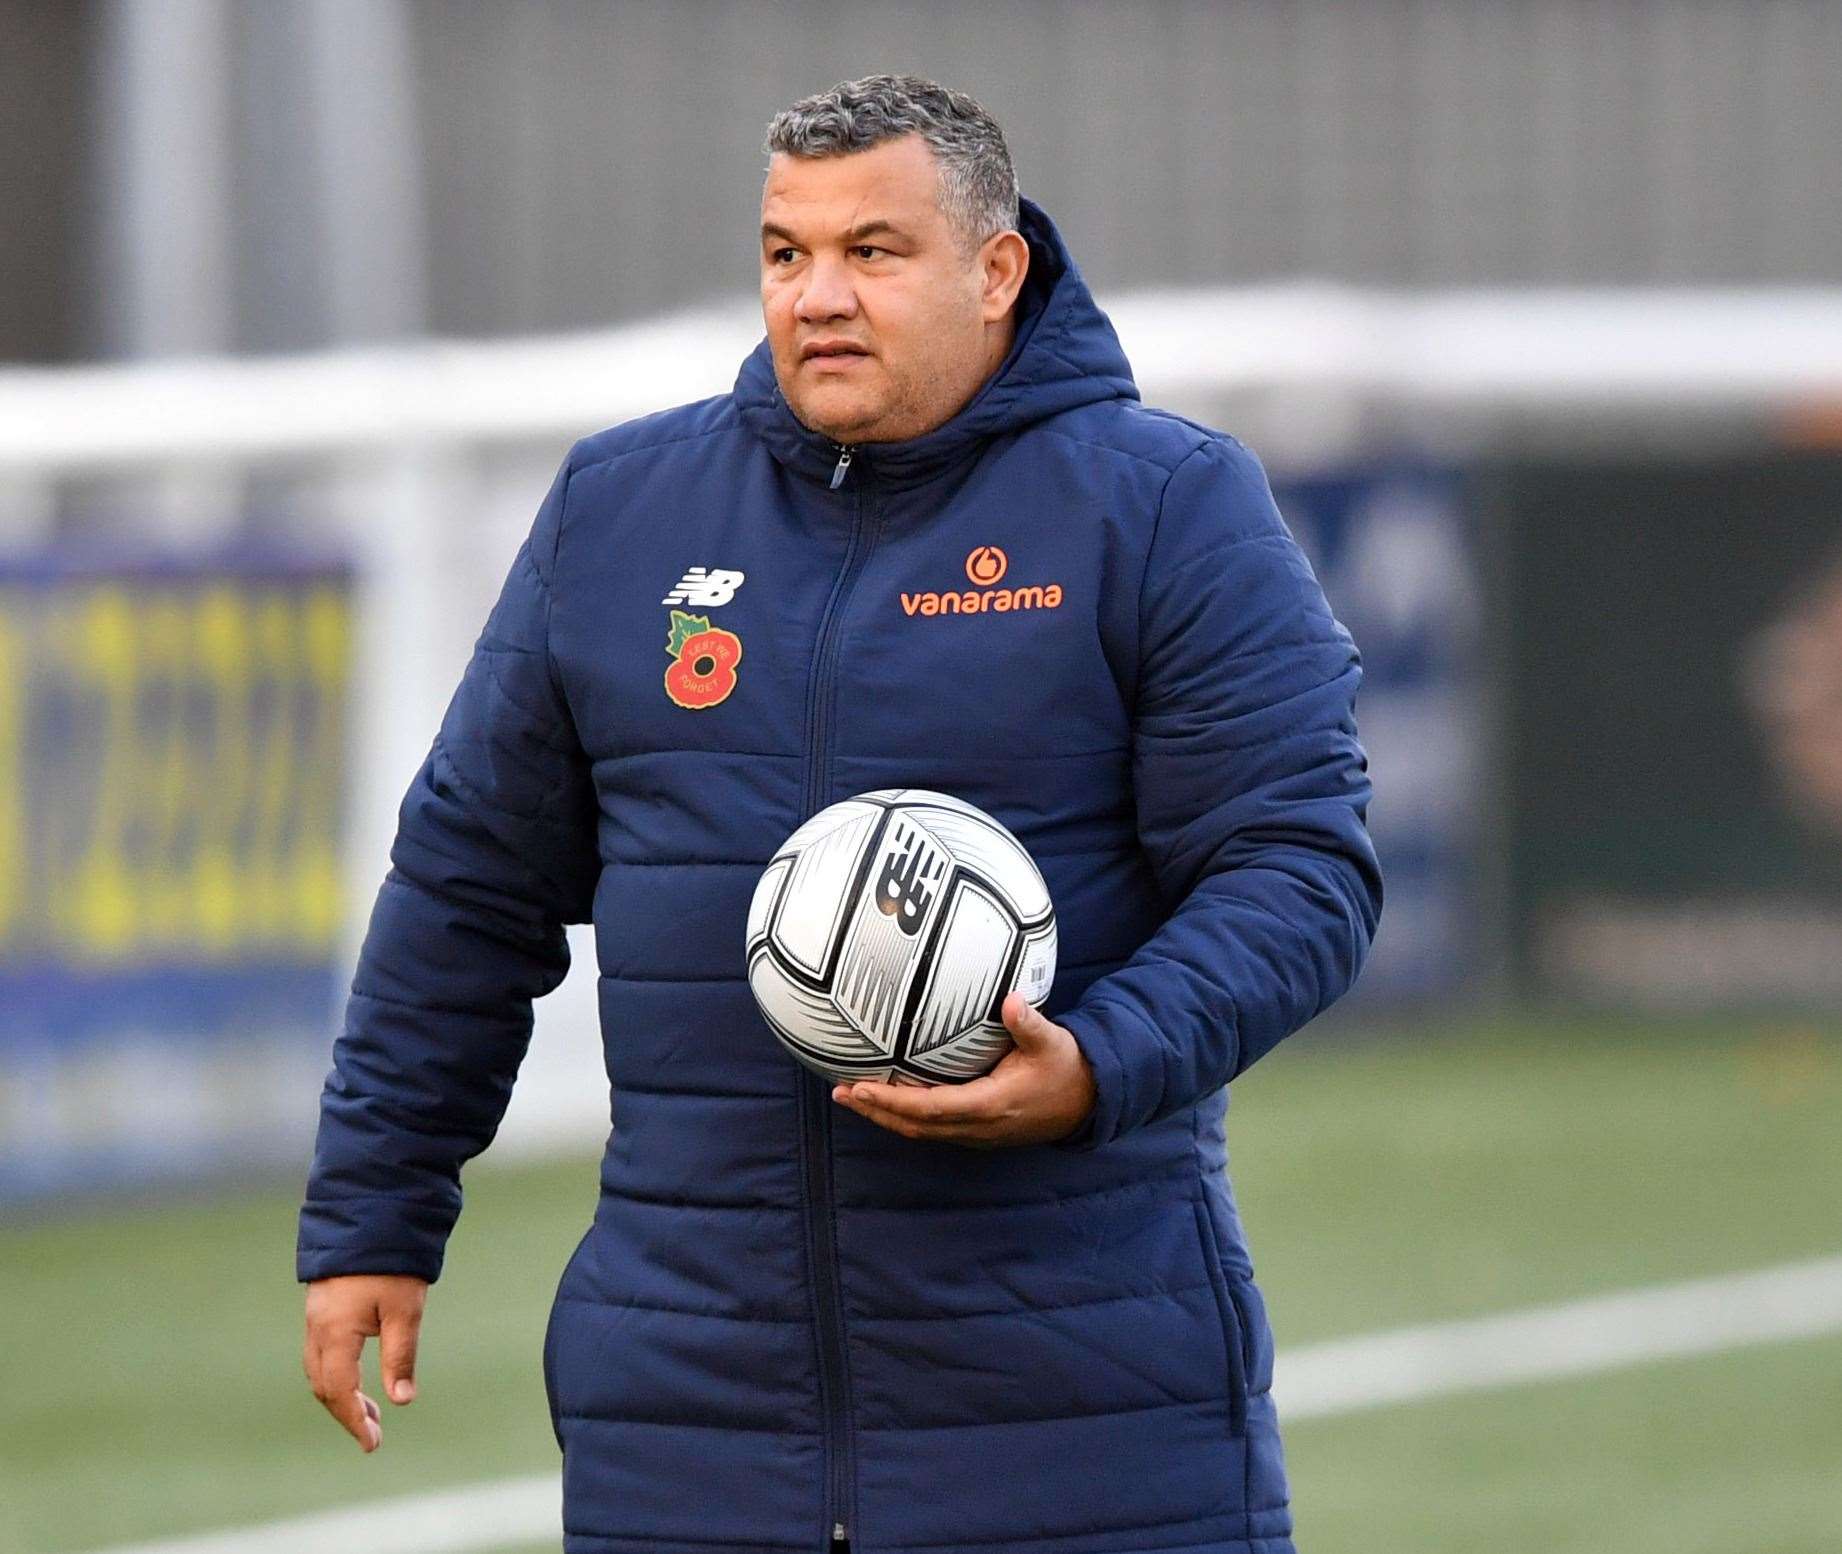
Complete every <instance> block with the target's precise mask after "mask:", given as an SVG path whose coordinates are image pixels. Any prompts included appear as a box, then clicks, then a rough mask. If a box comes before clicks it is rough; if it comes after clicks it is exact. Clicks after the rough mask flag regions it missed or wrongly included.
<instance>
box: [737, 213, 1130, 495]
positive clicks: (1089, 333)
mask: <svg viewBox="0 0 1842 1554" xmlns="http://www.w3.org/2000/svg"><path fill="white" fill-rule="evenodd" d="M1018 205H1019V210H1018V222H1017V227H1018V231H1020V232H1021V233H1022V234H1023V237H1024V240H1025V241H1026V242H1027V243H1028V244H1029V245H1030V271H1029V274H1028V275H1027V276H1026V277H1025V279H1024V284H1023V289H1022V290H1021V291H1020V292H1019V293H1018V296H1017V302H1016V305H1015V307H1016V319H1017V329H1016V337H1015V338H1014V339H1013V340H1012V342H1011V348H1010V351H1009V353H1008V354H1007V355H1006V356H1005V358H1004V361H1003V363H1002V365H1000V366H999V368H998V370H997V371H996V372H994V373H993V374H992V375H991V376H990V377H989V378H987V379H986V380H985V383H984V385H983V386H982V387H981V388H980V389H979V391H978V392H977V393H976V394H974V395H973V396H972V398H971V399H970V400H969V401H967V403H966V404H965V405H963V406H962V407H961V408H960V409H959V411H958V412H957V413H956V414H955V415H954V416H953V417H952V418H951V419H950V420H948V421H946V422H945V423H944V424H942V425H940V426H937V427H935V428H934V430H933V431H931V432H924V433H922V434H921V435H920V436H919V437H911V438H909V439H907V440H906V441H903V442H879V443H864V444H861V445H860V446H859V448H858V451H857V453H856V455H855V457H854V462H856V463H858V464H860V465H862V466H865V467H867V468H869V469H871V470H873V471H874V472H875V475H876V478H877V479H878V480H881V481H884V482H886V483H889V484H895V485H910V484H914V483H916V482H918V481H922V480H926V479H928V478H929V477H931V476H932V475H934V474H936V473H938V472H939V471H940V470H942V469H944V468H946V467H947V466H949V465H951V464H955V463H957V462H959V461H960V460H961V459H963V458H966V457H968V456H970V455H971V453H972V452H973V451H974V450H975V449H976V448H977V446H978V445H979V444H980V443H982V442H983V441H984V440H985V439H987V438H989V437H993V436H996V435H998V434H1000V433H1005V432H1014V431H1017V430H1020V429H1021V428H1023V427H1025V426H1028V425H1030V424H1032V423H1033V422H1036V421H1040V420H1043V419H1045V418H1046V417H1048V416H1052V415H1056V414H1059V413H1060V412H1061V411H1064V410H1071V409H1073V408H1075V407H1076V406H1078V405H1086V404H1091V403H1093V402H1094V401H1096V400H1102V399H1137V398H1138V397H1139V395H1138V386H1137V385H1136V384H1135V383H1134V382H1133V381H1132V368H1131V365H1130V364H1129V363H1128V362H1127V361H1126V355H1125V352H1124V351H1123V350H1122V349H1121V348H1120V344H1119V336H1118V335H1117V334H1115V333H1114V331H1113V325H1112V323H1111V322H1110V321H1109V320H1108V318H1107V316H1106V314H1105V313H1103V312H1101V310H1100V306H1099V304H1098V303H1096V302H1095V301H1094V295H1093V293H1092V292H1091V291H1089V290H1088V289H1087V282H1086V281H1085V280H1083V279H1082V277H1081V271H1080V267H1079V266H1077V265H1076V264H1075V262H1074V257H1073V256H1072V255H1071V254H1070V253H1069V252H1068V246H1067V244H1065V243H1064V242H1063V241H1062V235H1061V233H1060V232H1058V231H1057V230H1056V227H1055V223H1054V222H1053V221H1051V220H1050V219H1049V216H1048V214H1047V212H1045V211H1044V210H1043V208H1042V207H1041V206H1040V205H1038V204H1036V202H1035V201H1033V200H1030V199H1027V198H1024V199H1020V200H1019V202H1018ZM734 399H735V404H736V408H737V410H738V412H739V413H740V415H741V417H742V420H743V422H744V424H746V425H747V426H748V427H749V429H750V430H751V431H753V432H754V434H755V435H756V436H757V437H759V438H760V439H761V440H762V442H764V443H765V444H767V446H768V448H769V450H770V451H771V452H772V453H773V455H774V457H775V458H777V459H778V460H780V462H781V463H782V464H784V465H786V466H787V467H788V468H789V469H794V470H797V471H799V472H800V473H802V474H805V475H808V476H811V477H813V478H816V479H821V480H829V479H830V477H831V473H832V470H833V469H834V468H835V467H836V465H837V462H838V447H839V445H838V444H837V443H836V442H834V441H833V440H832V439H831V438H829V437H827V436H825V435H824V434H823V433H820V432H815V431H813V430H811V429H810V428H809V427H807V426H806V425H804V424H803V423H802V422H801V421H800V419H799V418H798V417H797V416H796V415H794V413H793V410H792V407H791V406H789V405H788V404H787V402H786V400H785V398H784V397H782V395H781V392H780V384H779V382H778V380H777V379H776V378H775V376H774V358H773V354H772V352H771V351H770V349H769V347H768V342H767V339H766V337H765V336H763V338H762V340H761V343H760V344H759V345H757V346H756V347H755V349H754V350H753V351H751V352H750V353H749V355H748V357H747V358H746V359H745V360H744V361H743V363H742V370H741V371H740V372H739V373H737V375H736V382H735V391H734Z"/></svg>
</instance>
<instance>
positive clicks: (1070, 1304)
mask: <svg viewBox="0 0 1842 1554" xmlns="http://www.w3.org/2000/svg"><path fill="white" fill-rule="evenodd" d="M1211 1288H1213V1286H1212V1284H1211V1283H1210V1281H1209V1280H1208V1279H1206V1278H1205V1279H1204V1280H1203V1281H1202V1283H1200V1284H1173V1285H1170V1286H1168V1287H1166V1288H1164V1289H1157V1290H1136V1291H1133V1292H1131V1293H1128V1294H1125V1295H1098V1296H1096V1297H1094V1298H1093V1299H1092V1300H1063V1301H1057V1302H1056V1303H1055V1304H1054V1305H1051V1306H996V1307H993V1308H991V1309H989V1310H985V1311H940V1312H934V1313H931V1314H929V1315H926V1316H893V1315H890V1316H876V1315H873V1314H871V1313H869V1312H863V1311H859V1312H858V1313H857V1320H858V1321H860V1322H870V1323H877V1322H906V1323H910V1324H913V1323H917V1322H962V1321H964V1320H966V1319H967V1318H969V1317H1028V1316H1035V1315H1036V1314H1037V1313H1039V1312H1044V1311H1076V1310H1080V1309H1081V1308H1083V1307H1087V1306H1116V1305H1119V1304H1121V1303H1122V1302H1125V1301H1134V1302H1137V1301H1147V1300H1156V1299H1157V1298H1158V1297H1159V1296H1161V1295H1189V1294H1192V1293H1194V1292H1195V1291H1197V1290H1206V1289H1211Z"/></svg>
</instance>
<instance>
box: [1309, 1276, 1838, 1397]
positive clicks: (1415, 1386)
mask: <svg viewBox="0 0 1842 1554" xmlns="http://www.w3.org/2000/svg"><path fill="white" fill-rule="evenodd" d="M1838 1329H1842V1257H1827V1258H1821V1259H1818V1260H1816V1261H1812V1262H1806V1263H1785V1264H1781V1265H1780V1266H1778V1267H1776V1268H1762V1269H1760V1270H1759V1271H1758V1272H1756V1273H1742V1274H1727V1275H1724V1276H1722V1277H1720V1278H1714V1279H1694V1280H1690V1281H1688V1282H1686V1283H1683V1284H1659V1285H1654V1286H1652V1287H1650V1288H1648V1289H1637V1290H1629V1291H1625V1292H1623V1293H1620V1294H1617V1295H1598V1296H1593V1297H1591V1298H1589V1299H1586V1300H1573V1301H1568V1302H1566V1303H1565V1304H1563V1305H1558V1306H1536V1307H1532V1308H1530V1309H1529V1310H1526V1311H1511V1312H1506V1313H1504V1314H1503V1315H1501V1316H1494V1317H1475V1318H1472V1319H1470V1320H1468V1321H1462V1322H1436V1323H1429V1324H1427V1325H1425V1326H1423V1327H1403V1328H1397V1329H1394V1330H1393V1331H1390V1332H1382V1333H1367V1334H1364V1335H1362V1336H1361V1337H1357V1338H1345V1339H1339V1340H1336V1341H1334V1342H1331V1343H1322V1344H1312V1345H1310V1346H1309V1347H1308V1348H1304V1349H1295V1350H1291V1351H1288V1352H1285V1353H1282V1354H1281V1355H1280V1356H1279V1359H1278V1362H1277V1363H1276V1364H1275V1366H1274V1374H1275V1376H1276V1377H1277V1380H1276V1381H1275V1383H1274V1388H1273V1391H1274V1396H1275V1398H1276V1399H1277V1401H1278V1403H1279V1414H1280V1418H1281V1419H1282V1420H1293V1419H1314V1418H1318V1419H1321V1418H1324V1417H1326V1416H1328V1415H1332V1414H1350V1413H1355V1412H1356V1411H1357V1410H1359V1409H1364V1408H1377V1407H1380V1406H1381V1405H1383V1404H1387V1403H1406V1402H1410V1401H1412V1400H1414V1399H1416V1398H1430V1397H1440V1396H1444V1395H1445V1394H1448V1393H1453V1392H1472V1391H1477V1390H1480V1389H1482V1388H1486V1387H1505V1386H1511V1385H1514V1384H1515V1383H1517V1382H1524V1381H1545V1380H1548V1379H1549V1378H1552V1377H1559V1376H1584V1375H1588V1374H1590V1373H1593V1372H1596V1371H1609V1370H1617V1369H1619V1368H1621V1367H1623V1366H1628V1365H1642V1364H1644V1363H1645V1362H1647V1361H1651V1360H1670V1359H1679V1358H1684V1357H1686V1356H1689V1355H1696V1354H1714V1353H1717V1352H1719V1351H1721V1350H1724V1349H1738V1348H1741V1347H1742V1346H1744V1345H1747V1344H1768V1343H1778V1342H1784V1341H1788V1340H1790V1339H1795V1338H1814V1337H1816V1336H1818V1335H1819V1334H1823V1333H1830V1332H1835V1331H1836V1330H1838Z"/></svg>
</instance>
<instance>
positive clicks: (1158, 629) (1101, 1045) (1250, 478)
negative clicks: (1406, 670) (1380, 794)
mask: <svg viewBox="0 0 1842 1554" xmlns="http://www.w3.org/2000/svg"><path fill="white" fill-rule="evenodd" d="M1139 607H1140V648H1139V656H1140V676H1139V684H1138V693H1137V701H1136V705H1135V708H1134V714H1133V738H1132V743H1133V787H1134V801H1135V804H1136V808H1137V822H1138V832H1139V839H1140V842H1141V845H1142V846H1143V848H1144V850H1145V854H1146V857H1147V859H1148V860H1149V862H1150V864H1151V866H1152V868H1153V870H1154V872H1155V874H1156V877H1157V880H1158V883H1159V886H1160V887H1161V889H1162V892H1163V894H1164V899H1165V901H1166V903H1167V904H1168V905H1169V906H1170V908H1171V910H1170V913H1169V916H1168V917H1167V918H1166V919H1165V921H1164V923H1163V924H1162V926H1161V927H1159V928H1158V930H1157V931H1156V932H1155V933H1154V934H1153V935H1152V936H1151V938H1150V939H1148V940H1147V941H1146V942H1145V943H1144V945H1142V946H1141V947H1140V949H1139V950H1138V951H1137V953H1136V954H1134V955H1133V956H1132V958H1131V959H1130V960H1129V961H1127V963H1126V964H1125V965H1124V966H1122V967H1120V968H1119V969H1118V970H1117V971H1114V972H1112V973H1111V974H1109V975H1107V976H1105V977H1102V978H1100V979H1099V980H1098V981H1096V982H1094V983H1093V984H1092V985H1091V986H1090V987H1089V988H1088V990H1087V992H1086V993H1085V995H1084V996H1083V997H1082V999H1081V1000H1080V1002H1079V1003H1078V1004H1077V1005H1076V1006H1075V1007H1074V1008H1073V1009H1071V1010H1069V1011H1068V1012H1066V1013H1064V1014H1062V1015H1059V1016H1058V1017H1057V1018H1058V1019H1059V1020H1060V1021H1061V1022H1062V1023H1063V1024H1064V1025H1066V1026H1067V1027H1068V1028H1069V1029H1070V1030H1071V1031H1073V1033H1074V1035H1075V1039H1076V1041H1077V1042H1078V1043H1079V1044H1080V1047H1081V1050H1082V1052H1083V1053H1084V1054H1085V1055H1086V1057H1087V1060H1088V1062H1089V1063H1090V1064H1091V1065H1092V1067H1093V1071H1094V1078H1095V1084H1096V1088H1097V1090H1098V1092H1099V1093H1098V1098H1097V1100H1096V1104H1095V1106H1094V1109H1093V1111H1092V1112H1091V1113H1090V1114H1089V1116H1088V1118H1087V1119H1086V1121H1085V1122H1083V1124H1082V1125H1081V1127H1080V1128H1078V1129H1077V1130H1076V1131H1075V1132H1074V1133H1072V1134H1070V1135H1068V1136H1066V1137H1065V1138H1062V1139H1058V1140H1057V1141H1056V1143H1057V1145H1058V1146H1059V1147H1062V1148H1066V1149H1074V1150H1091V1149H1095V1148H1097V1147H1099V1146H1100V1145H1103V1144H1105V1143H1107V1142H1108V1141H1109V1140H1111V1139H1114V1138H1117V1137H1119V1136H1120V1135H1121V1134H1123V1133H1127V1132H1130V1131H1131V1130H1132V1129H1134V1128H1139V1127H1143V1126H1145V1125H1146V1124H1147V1123H1152V1122H1156V1121H1157V1120H1158V1119H1160V1118H1162V1117H1165V1116H1168V1115H1170V1114H1171V1113H1173V1112H1175V1111H1178V1110H1180V1109H1182V1108H1183V1107H1186V1106H1189V1105H1191V1104H1192V1103H1194V1102H1196V1101H1198V1100H1200V1099H1202V1098H1203V1097H1205V1096H1207V1095H1209V1094H1211V1093H1212V1092H1214V1091H1217V1090H1219V1089H1220V1088H1221V1087H1222V1086H1223V1085H1225V1084H1226V1083H1228V1081H1229V1080H1231V1079H1233V1078H1234V1077H1235V1076H1236V1075H1237V1074H1239V1073H1241V1071H1242V1070H1244V1069H1245V1068H1246V1067H1247V1066H1248V1065H1249V1064H1250V1063H1252V1062H1254V1060H1255V1059H1257V1058H1259V1057H1260V1056H1261V1055H1262V1054H1263V1053H1266V1052H1268V1051H1270V1050H1271V1049H1272V1048H1273V1047H1274V1046H1275V1045H1277V1044H1278V1043H1279V1042H1280V1041H1281V1040H1282V1039H1283V1038H1284V1037H1286V1036H1288V1035H1290V1034H1291V1033H1292V1032H1293V1031H1295V1030H1297V1029H1298V1028H1299V1027H1300V1026H1302V1025H1304V1024H1306V1023H1307V1022H1308V1021H1309V1020H1311V1019H1312V1018H1313V1017H1314V1016H1316V1015H1317V1014H1319V1013H1320V1012H1321V1011H1322V1010H1324V1009H1326V1008H1328V1007H1329V1006H1330V1005H1331V1004H1332V1003H1334V1002H1335V1001H1336V1000H1337V999H1338V998H1340V997H1342V995H1343V994H1344V993H1345V992H1346V991H1347V990H1348V989H1349V987H1350V986H1351V984H1352V983H1353V982H1354V981H1355V980H1356V976H1357V973H1358V972H1359V971H1360V970H1361V968H1362V964H1363V961H1364V960H1365V958H1366V957H1367V954H1368V949H1369V945H1370V943H1371V941H1372V940H1373V938H1374V934H1375V927H1376V922H1377V920H1378V919H1379V917H1380V915H1381V904H1382V880H1381V870H1380V867H1379V865H1378V864H1377V862H1376V857H1375V849H1374V847H1373V845H1372V844H1371V842H1370V839H1369V834H1368V829H1367V813H1368V804H1369V797H1370V783H1369V777H1368V758H1367V756H1366V755H1365V754H1364V752H1363V749H1362V746H1361V745H1360V744H1359V743H1358V742H1357V738H1356V722H1355V698H1356V688H1357V686H1358V685H1359V684H1360V683H1361V680H1362V667H1361V666H1362V659H1361V655H1360V653H1359V652H1358V651H1357V649H1356V645H1355V643H1354V642H1353V641H1352V640H1351V638H1350V635H1349V633H1348V631H1347V630H1345V628H1344V627H1343V625H1342V624H1341V623H1340V622H1339V621H1338V620H1337V619H1336V618H1335V617H1334V616H1333V615H1332V614H1331V611H1330V607H1329V605H1328V603H1327V602H1326V600H1325V598H1324V593H1323V590H1322V588H1321V587H1320V586H1319V584H1318V581H1317V578H1316V576H1315V575H1314V574H1313V572H1312V570H1311V564H1310V562H1309V561H1308V560H1307V559H1306V557H1305V554H1304V552H1303V551H1302V550H1301V549H1300V548H1299V546H1298V544H1297V542H1296V541H1295V540H1294V539H1293V537H1292V534H1291V532H1290V531H1289V530H1288V529H1287V528H1286V525H1285V522H1284V520H1283V519H1282V518H1281V517H1280V515H1279V511H1278V509H1277V507H1275V505H1274V503H1273V497H1272V492H1271V490H1270V489H1269V488H1268V486H1267V482H1266V476H1265V474H1264V472H1263V471H1262V470H1261V468H1260V464H1259V462H1258V460H1256V459H1255V458H1254V456H1253V454H1251V453H1250V452H1248V451H1247V449H1245V448H1243V447H1242V446H1241V445H1240V444H1239V443H1236V442H1234V441H1233V440H1232V439H1224V440H1220V441H1211V442H1209V443H1206V444H1204V445H1203V447H1201V448H1199V449H1198V450H1197V451H1196V452H1195V453H1194V454H1192V455H1191V456H1190V457H1189V458H1188V459H1187V460H1186V461H1185V462H1184V463H1183V464H1182V465H1181V466H1180V467H1179V468H1178V470H1177V471H1176V473H1175V474H1174V475H1173V476H1172V477H1171V479H1170V482H1169V484H1168V486H1167V487H1166V489H1165V495H1164V501H1163V506H1162V509H1161V512H1160V515H1159V519H1158V527H1157V531H1156V534H1155V536H1154V538H1153V541H1152V546H1151V552H1150V556H1149V559H1148V562H1147V565H1146V571H1145V577H1144V583H1143V589H1142V593H1141V596H1140V606H1139Z"/></svg>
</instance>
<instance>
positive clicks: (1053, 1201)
mask: <svg viewBox="0 0 1842 1554" xmlns="http://www.w3.org/2000/svg"><path fill="white" fill-rule="evenodd" d="M1187 1180H1189V1171H1188V1169H1187V1168H1186V1169H1184V1170H1182V1171H1167V1172H1165V1173H1164V1174H1163V1175H1161V1176H1137V1177H1134V1178H1133V1179H1132V1180H1131V1181H1129V1182H1114V1183H1113V1184H1112V1185H1110V1186H1107V1187H1090V1188H1087V1189H1085V1190H1084V1191H1081V1192H1065V1193H1055V1194H1052V1195H1051V1196H1049V1197H1047V1198H1007V1199H1005V1200H1004V1201H1003V1202H1002V1203H905V1204H884V1203H855V1204H850V1205H847V1207H848V1208H849V1209H850V1212H851V1213H853V1214H976V1213H984V1212H986V1211H987V1210H991V1209H1044V1208H1052V1207H1055V1206H1056V1205H1059V1204H1063V1203H1075V1202H1078V1201H1079V1200H1080V1199H1082V1198H1099V1197H1104V1196H1105V1195H1106V1194H1108V1193H1122V1192H1132V1191H1135V1190H1138V1189H1142V1188H1145V1187H1151V1186H1156V1185H1158V1184H1160V1183H1167V1182H1183V1181H1187ZM1186 1201H1187V1200H1186Z"/></svg>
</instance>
